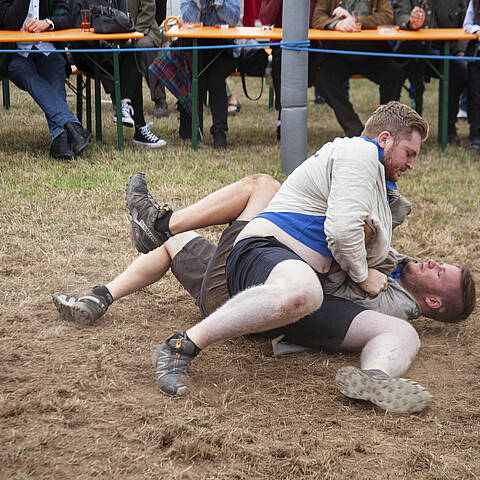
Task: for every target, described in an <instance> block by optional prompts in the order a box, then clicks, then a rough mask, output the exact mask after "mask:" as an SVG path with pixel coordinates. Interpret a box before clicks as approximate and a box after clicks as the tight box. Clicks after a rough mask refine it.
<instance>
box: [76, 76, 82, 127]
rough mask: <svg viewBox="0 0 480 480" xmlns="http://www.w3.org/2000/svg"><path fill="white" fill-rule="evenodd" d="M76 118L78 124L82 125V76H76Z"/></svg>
mask: <svg viewBox="0 0 480 480" xmlns="http://www.w3.org/2000/svg"><path fill="white" fill-rule="evenodd" d="M76 94H77V118H78V121H79V122H80V123H83V119H82V117H83V97H82V94H83V79H82V75H77V92H76Z"/></svg>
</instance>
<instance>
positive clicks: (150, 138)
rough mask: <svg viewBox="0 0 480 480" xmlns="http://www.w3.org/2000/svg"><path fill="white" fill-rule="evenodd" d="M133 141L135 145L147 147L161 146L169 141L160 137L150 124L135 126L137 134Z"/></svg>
mask: <svg viewBox="0 0 480 480" xmlns="http://www.w3.org/2000/svg"><path fill="white" fill-rule="evenodd" d="M133 143H134V144H135V145H142V146H144V147H147V148H161V147H164V146H165V145H166V144H167V142H166V141H165V140H162V139H161V138H158V137H157V136H156V135H155V134H154V133H153V132H152V131H151V130H150V128H149V126H148V125H143V126H142V127H136V128H135V135H134V136H133Z"/></svg>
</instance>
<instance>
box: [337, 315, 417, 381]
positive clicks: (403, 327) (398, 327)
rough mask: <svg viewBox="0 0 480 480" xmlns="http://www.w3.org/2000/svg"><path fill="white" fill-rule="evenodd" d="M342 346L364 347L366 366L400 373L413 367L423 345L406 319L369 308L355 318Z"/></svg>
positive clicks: (365, 368)
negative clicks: (413, 362)
mask: <svg viewBox="0 0 480 480" xmlns="http://www.w3.org/2000/svg"><path fill="white" fill-rule="evenodd" d="M342 348H343V349H344V350H361V351H362V353H361V357H360V361H361V368H362V369H364V370H370V369H378V370H382V371H383V372H385V373H387V374H388V375H390V376H393V377H396V376H399V375H402V374H403V373H405V372H406V371H407V370H408V368H409V367H410V365H411V363H412V361H413V359H414V358H415V356H416V354H417V352H418V349H419V348H420V339H419V338H418V334H417V332H416V331H415V329H414V328H413V327H412V325H410V324H409V323H408V322H406V321H405V320H401V319H399V318H395V317H390V316H388V315H384V314H383V313H378V312H373V311H372V310H365V311H363V312H361V313H360V314H358V315H357V316H356V317H355V318H354V320H353V322H352V324H351V325H350V328H349V329H348V332H347V335H346V336H345V339H344V340H343V343H342Z"/></svg>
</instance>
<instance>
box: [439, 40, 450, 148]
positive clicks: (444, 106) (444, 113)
mask: <svg viewBox="0 0 480 480" xmlns="http://www.w3.org/2000/svg"><path fill="white" fill-rule="evenodd" d="M443 55H444V56H446V57H448V56H449V55H450V41H449V40H446V41H445V42H444V44H443ZM442 66H443V68H442V76H441V77H440V84H439V98H438V143H439V145H440V148H441V149H442V150H445V148H446V147H447V137H448V90H449V89H448V85H449V81H450V61H449V60H448V59H443V60H442Z"/></svg>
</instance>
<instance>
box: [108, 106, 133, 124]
mask: <svg viewBox="0 0 480 480" xmlns="http://www.w3.org/2000/svg"><path fill="white" fill-rule="evenodd" d="M121 106H122V125H123V126H124V127H133V126H134V125H135V121H134V120H133V107H132V106H131V105H130V104H129V103H128V102H122V103H121ZM113 121H114V122H115V123H117V115H116V114H115V115H114V116H113Z"/></svg>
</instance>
